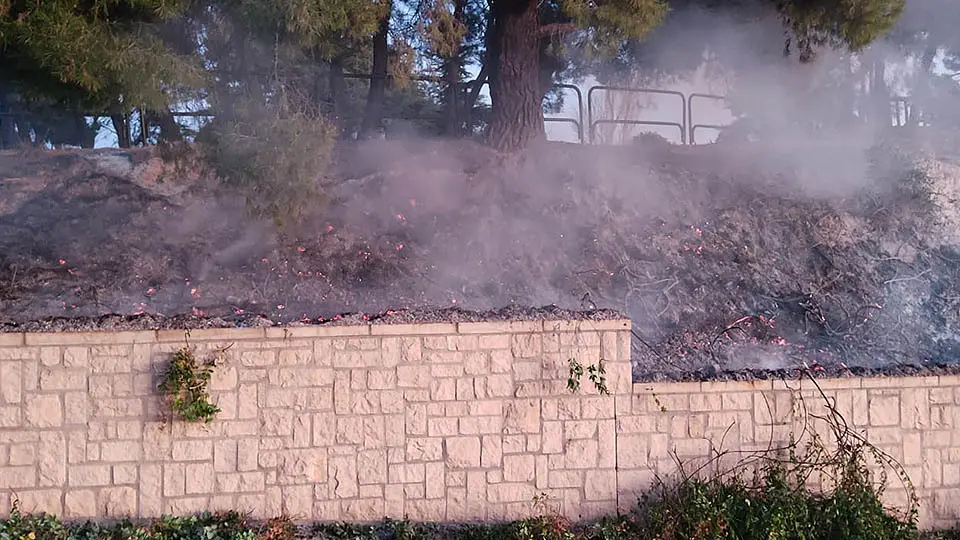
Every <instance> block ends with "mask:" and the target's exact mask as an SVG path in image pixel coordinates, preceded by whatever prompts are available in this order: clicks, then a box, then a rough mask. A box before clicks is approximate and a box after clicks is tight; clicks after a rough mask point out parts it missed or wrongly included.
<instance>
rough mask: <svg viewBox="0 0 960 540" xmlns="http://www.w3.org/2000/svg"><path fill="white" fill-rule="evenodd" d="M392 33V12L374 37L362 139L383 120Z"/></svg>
mask: <svg viewBox="0 0 960 540" xmlns="http://www.w3.org/2000/svg"><path fill="white" fill-rule="evenodd" d="M389 31H390V12H389V10H388V11H387V15H386V16H385V17H384V18H383V19H382V20H381V21H380V28H379V29H378V30H377V33H376V35H374V36H373V73H371V74H370V90H369V91H368V92H367V106H366V107H365V108H364V111H363V123H362V124H361V125H360V138H364V139H366V138H369V137H370V136H371V135H373V133H374V132H375V131H376V130H377V128H379V127H380V123H381V121H382V120H383V98H384V96H385V95H386V93H387V56H388V55H389V54H390V50H389V49H388V48H387V33H388V32H389Z"/></svg>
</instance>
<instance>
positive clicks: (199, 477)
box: [186, 463, 216, 495]
mask: <svg viewBox="0 0 960 540" xmlns="http://www.w3.org/2000/svg"><path fill="white" fill-rule="evenodd" d="M187 478H188V479H189V482H187V483H186V492H187V494H188V495H195V494H210V493H214V491H215V489H214V487H215V479H216V472H215V471H214V469H213V464H211V463H190V464H188V465H187Z"/></svg>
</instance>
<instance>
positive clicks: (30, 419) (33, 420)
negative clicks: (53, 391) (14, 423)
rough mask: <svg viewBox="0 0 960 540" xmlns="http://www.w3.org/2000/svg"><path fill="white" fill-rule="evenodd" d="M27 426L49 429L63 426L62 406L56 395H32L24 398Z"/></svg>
mask: <svg viewBox="0 0 960 540" xmlns="http://www.w3.org/2000/svg"><path fill="white" fill-rule="evenodd" d="M26 420H27V425H29V426H32V427H35V428H51V427H60V426H61V425H63V406H62V403H61V400H60V396H58V395H32V396H28V397H27V398H26Z"/></svg>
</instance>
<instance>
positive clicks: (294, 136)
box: [200, 98, 336, 224]
mask: <svg viewBox="0 0 960 540" xmlns="http://www.w3.org/2000/svg"><path fill="white" fill-rule="evenodd" d="M335 134H336V131H335V129H334V128H333V126H332V125H331V124H330V123H329V122H327V121H326V120H325V119H324V118H323V117H322V116H320V114H319V113H317V112H314V111H313V110H312V108H310V107H298V106H295V105H293V104H291V102H290V101H287V100H285V99H282V98H281V99H280V100H279V102H278V103H277V104H269V105H267V104H263V103H260V102H258V101H255V100H250V99H244V100H240V101H238V102H237V103H236V105H235V106H234V107H233V109H232V111H231V112H230V114H228V115H227V114H224V115H221V116H220V117H218V118H217V119H216V120H215V121H214V122H213V123H212V124H211V125H210V127H209V128H206V129H205V131H203V132H201V136H200V141H201V142H202V144H203V147H204V154H205V157H206V159H207V162H208V164H209V165H210V166H211V167H212V168H213V169H214V170H215V171H216V173H217V175H218V176H220V177H221V178H222V179H223V180H224V182H225V183H226V185H227V186H230V187H233V188H236V189H237V190H238V191H239V192H240V193H241V194H243V195H244V196H245V198H246V200H247V204H248V208H249V209H250V210H251V212H252V213H253V214H254V215H255V216H257V217H268V218H272V219H273V220H274V221H276V222H277V223H280V224H285V223H290V222H295V221H296V220H297V219H299V217H300V215H301V213H302V212H303V210H304V209H305V208H306V207H307V205H310V204H318V203H320V202H322V198H321V197H320V195H321V193H320V190H319V188H318V185H319V180H320V176H321V175H322V174H323V172H324V170H325V169H326V166H327V164H328V162H329V160H330V156H331V151H332V148H333V142H334V138H335Z"/></svg>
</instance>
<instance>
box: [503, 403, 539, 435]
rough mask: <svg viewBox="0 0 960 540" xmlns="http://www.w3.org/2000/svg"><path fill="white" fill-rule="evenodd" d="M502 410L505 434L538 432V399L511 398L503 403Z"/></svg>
mask: <svg viewBox="0 0 960 540" xmlns="http://www.w3.org/2000/svg"><path fill="white" fill-rule="evenodd" d="M503 412H504V430H503V432H504V433H505V434H508V435H512V434H520V433H539V432H540V400H537V399H524V400H513V401H510V402H508V403H506V405H504V411H503Z"/></svg>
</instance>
